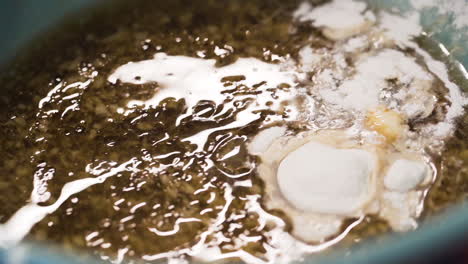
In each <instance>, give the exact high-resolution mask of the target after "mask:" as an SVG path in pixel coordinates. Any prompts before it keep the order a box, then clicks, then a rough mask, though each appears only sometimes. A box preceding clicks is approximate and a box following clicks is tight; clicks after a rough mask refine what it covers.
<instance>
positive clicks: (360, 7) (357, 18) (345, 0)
mask: <svg viewBox="0 0 468 264" xmlns="http://www.w3.org/2000/svg"><path fill="white" fill-rule="evenodd" d="M365 9H366V4H365V3H363V2H355V1H352V0H334V1H332V2H330V3H327V4H324V5H321V6H318V7H313V6H312V5H310V4H309V3H307V2H304V3H302V4H301V6H300V7H299V8H298V10H296V12H295V13H294V17H295V18H296V19H298V20H299V21H301V22H305V21H312V24H313V25H314V26H316V27H322V28H323V34H324V35H325V36H327V37H328V38H330V39H333V40H340V39H345V38H348V37H350V36H353V35H356V34H359V33H362V32H363V31H365V30H367V29H368V28H369V27H370V26H371V25H372V23H373V22H374V21H375V17H374V15H373V14H372V13H371V12H366V13H365V14H364V11H365Z"/></svg>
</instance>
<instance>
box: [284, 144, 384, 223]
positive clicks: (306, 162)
mask: <svg viewBox="0 0 468 264" xmlns="http://www.w3.org/2000/svg"><path fill="white" fill-rule="evenodd" d="M375 163H376V161H375V157H373V155H372V154H371V153H369V152H367V151H364V150H360V149H337V148H334V147H331V146H326V145H323V144H320V143H317V142H309V143H306V144H305V145H303V146H301V147H300V148H298V149H296V150H295V151H293V152H291V153H289V155H288V156H286V158H285V159H283V161H282V162H281V164H280V166H279V168H278V176H277V177H278V185H279V188H280V190H281V191H282V193H283V195H284V196H285V198H286V199H288V200H289V201H290V202H291V204H292V205H293V206H295V207H296V208H298V209H301V210H304V211H308V212H315V213H324V214H337V215H346V214H350V213H352V212H354V211H356V210H358V209H359V208H361V207H362V206H363V205H364V204H365V203H366V201H367V199H368V197H369V189H370V188H369V184H370V180H371V179H370V178H371V175H372V173H373V171H374V170H375V167H376V166H375Z"/></svg>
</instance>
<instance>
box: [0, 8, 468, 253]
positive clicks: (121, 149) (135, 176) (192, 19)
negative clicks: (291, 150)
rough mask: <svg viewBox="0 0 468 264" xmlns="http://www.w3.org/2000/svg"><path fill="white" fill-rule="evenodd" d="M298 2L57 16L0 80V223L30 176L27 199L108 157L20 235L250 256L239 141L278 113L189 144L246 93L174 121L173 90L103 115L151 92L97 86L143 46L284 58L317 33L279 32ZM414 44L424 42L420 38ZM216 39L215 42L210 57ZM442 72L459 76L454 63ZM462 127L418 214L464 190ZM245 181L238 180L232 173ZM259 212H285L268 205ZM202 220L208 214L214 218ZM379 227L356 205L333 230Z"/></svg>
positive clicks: (50, 195)
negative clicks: (90, 182)
mask: <svg viewBox="0 0 468 264" xmlns="http://www.w3.org/2000/svg"><path fill="white" fill-rule="evenodd" d="M299 3H300V1H288V2H287V3H286V2H284V1H276V0H271V1H260V0H258V1H257V0H254V1H248V2H245V1H227V2H221V1H185V0H176V1H157V2H155V1H132V3H131V4H130V3H123V4H121V5H120V6H118V7H115V8H113V9H102V10H97V11H92V12H91V11H89V12H90V13H89V14H88V15H89V19H88V18H87V19H85V20H84V21H81V22H80V24H70V25H66V26H63V27H61V28H60V29H58V30H57V31H56V32H54V33H52V34H51V35H50V36H54V38H53V40H51V41H50V40H49V41H46V43H43V44H41V45H39V46H38V47H35V48H34V49H30V52H29V53H28V55H27V56H24V58H20V59H18V60H17V61H15V62H14V63H13V64H12V65H11V66H10V67H9V68H8V69H7V70H6V71H4V73H2V76H1V79H0V83H1V85H2V91H1V93H2V94H1V95H0V100H1V103H0V109H1V114H0V123H1V124H0V141H1V143H0V155H2V157H3V158H2V162H1V167H0V168H1V171H2V175H1V178H0V203H1V204H2V206H1V208H0V222H2V223H3V222H6V221H7V220H8V219H9V218H10V217H11V216H12V215H13V214H14V212H16V211H17V210H18V209H19V208H20V207H21V206H23V205H24V204H25V203H26V202H27V201H29V200H30V194H31V191H32V190H33V188H34V186H33V183H34V180H35V179H36V180H39V181H41V182H43V183H45V184H43V185H41V186H43V188H44V190H43V192H42V196H41V198H40V199H42V202H41V205H50V204H53V203H54V202H55V201H56V200H57V199H58V197H59V196H60V192H61V190H62V188H63V186H64V185H65V184H66V183H68V182H71V181H74V180H78V179H84V178H88V177H92V176H93V175H101V174H103V173H108V172H111V171H112V170H113V169H115V168H121V169H120V170H119V171H118V173H115V175H113V176H112V177H109V179H107V180H106V181H104V182H103V183H102V184H98V185H94V186H92V187H90V188H88V189H86V190H84V191H82V192H80V193H79V194H76V195H73V196H72V197H70V199H68V200H67V201H66V202H65V203H64V204H63V205H62V206H61V207H60V208H59V209H58V210H56V211H55V212H54V213H53V214H50V215H48V216H47V217H46V218H45V219H44V220H42V221H41V222H40V223H38V224H37V225H36V226H34V228H33V229H32V232H31V233H30V235H29V237H28V238H29V239H33V240H47V241H55V242H57V243H60V244H63V245H64V246H65V247H67V248H80V249H88V250H91V251H92V252H94V253H95V254H96V255H98V256H100V257H101V258H103V259H107V260H109V259H118V258H119V256H123V255H126V256H128V257H131V258H137V259H141V258H142V259H144V260H148V261H152V260H156V259H159V258H164V257H171V255H164V253H166V252H171V251H177V250H183V249H185V248H189V247H193V246H194V245H196V244H197V243H200V242H203V243H204V242H206V243H208V242H210V241H216V243H218V244H219V246H220V248H221V249H222V251H223V253H229V252H239V251H245V252H246V253H248V254H251V255H253V256H255V257H258V258H262V257H263V255H264V254H265V253H266V252H267V251H268V245H269V244H268V243H269V237H268V235H266V233H267V232H268V231H270V230H272V229H273V228H274V226H269V225H264V224H263V223H262V222H260V221H259V220H258V219H259V215H258V212H254V211H250V210H247V209H246V208H247V206H246V205H247V204H248V203H249V202H252V201H260V200H261V196H262V192H263V191H262V188H263V183H262V182H261V180H260V179H259V178H258V176H257V175H256V171H255V170H254V169H253V168H255V165H256V163H257V162H258V160H257V159H256V157H255V156H251V155H249V154H248V152H247V149H246V142H247V141H248V139H249V137H251V136H252V135H255V134H256V133H257V132H258V131H259V130H260V129H261V127H260V123H261V121H263V120H264V119H265V118H268V117H269V116H271V115H278V114H280V115H285V116H286V115H287V113H270V112H268V111H262V112H261V113H260V118H259V119H258V120H257V121H256V122H252V123H249V124H248V125H246V126H243V127H242V128H240V129H229V130H221V131H217V132H215V133H212V134H210V135H209V137H208V141H207V143H206V144H205V145H204V146H203V150H202V151H201V152H196V151H194V150H195V148H196V146H194V145H193V144H190V143H189V142H186V141H183V139H184V138H187V137H189V136H192V135H195V134H197V133H198V132H200V131H205V130H207V129H212V128H218V127H221V126H223V125H225V124H227V123H230V122H232V121H233V120H234V119H235V117H236V114H237V111H240V110H241V109H242V107H243V104H247V103H249V102H247V101H239V102H238V104H237V105H238V108H237V109H236V108H234V109H230V110H229V111H223V105H216V104H213V103H211V102H209V101H201V102H199V104H198V105H197V106H196V107H195V112H194V113H193V114H192V115H190V116H187V117H185V118H183V119H181V121H180V122H179V121H178V119H179V117H181V116H182V115H183V114H185V113H186V111H187V107H186V104H185V102H184V100H178V101H176V100H173V99H167V100H164V101H163V102H161V104H160V105H159V106H158V107H156V108H154V109H136V110H135V111H133V112H132V113H131V114H129V115H127V116H123V115H120V114H116V112H117V109H118V108H121V107H124V106H126V105H127V103H128V102H129V101H130V100H142V99H149V98H151V97H152V96H153V95H154V93H155V92H156V91H157V90H158V84H157V83H150V84H143V85H131V84H123V83H117V84H111V83H109V82H107V76H109V75H110V74H111V72H112V71H113V70H115V68H117V67H118V66H120V65H122V64H124V63H126V62H128V61H138V60H144V59H150V58H152V57H153V55H154V53H156V52H165V53H167V54H170V55H185V56H190V57H199V56H200V54H203V57H204V58H207V59H208V58H213V59H216V61H217V65H218V66H222V65H227V64H229V63H232V62H234V61H235V60H236V59H237V58H239V57H254V58H258V59H261V60H264V61H266V62H274V60H275V56H274V55H276V56H291V57H292V58H295V57H297V53H298V51H299V49H300V48H301V47H302V46H303V45H304V43H307V44H310V43H312V44H313V45H316V46H317V47H324V48H326V47H327V46H329V45H331V42H330V41H329V40H327V39H326V38H324V37H323V36H322V35H321V34H320V33H319V31H318V30H317V29H315V28H313V27H311V26H310V25H308V24H306V23H303V24H300V25H297V28H298V30H296V31H295V32H291V31H290V30H289V29H290V28H291V25H292V23H293V22H292V19H291V13H292V11H293V10H294V9H295V8H296V7H297V5H298V4H299ZM39 43H41V42H39ZM420 43H421V44H422V45H423V46H427V47H428V48H430V47H433V46H435V44H434V43H431V41H429V40H425V39H424V38H422V39H421V41H420ZM220 48H222V49H224V50H226V51H227V53H225V54H223V56H220V55H218V54H217V52H216V50H217V49H220ZM200 52H201V53H200ZM433 53H434V54H433V56H435V57H436V58H437V56H438V55H437V54H436V52H433ZM452 77H453V78H455V79H454V81H457V82H458V83H459V84H460V86H461V87H466V82H465V83H464V82H463V80H461V79H457V76H456V74H454V73H452ZM226 81H235V80H234V79H233V80H226ZM52 90H53V91H55V92H51V91H52ZM233 98H234V99H233V100H235V94H234V92H233ZM224 110H225V109H224ZM222 112H224V114H222V115H219V113H222ZM295 129H299V128H295ZM467 136H468V116H467V115H464V116H463V117H462V118H461V119H460V120H459V121H458V128H457V130H456V132H455V135H454V136H453V137H452V138H451V139H450V140H449V141H448V143H447V145H446V149H445V150H444V151H443V153H442V155H441V157H442V158H441V159H440V160H439V161H438V164H437V165H438V167H439V173H438V178H437V181H436V183H435V184H434V185H433V187H432V189H431V191H430V192H429V194H428V197H427V199H426V208H425V213H426V215H428V216H430V215H432V214H435V213H437V212H439V211H441V210H443V209H445V208H447V206H449V205H450V204H453V203H456V202H459V201H462V200H464V198H465V197H466V195H467V194H468V146H467V144H468V142H467V141H466V137H467ZM230 153H231V154H232V153H234V154H232V155H231V154H230ZM228 154H230V155H229V157H228V158H225V157H226V156H227V155H228ZM210 162H211V163H210ZM122 165H123V166H122ZM246 181H249V182H251V184H242V183H244V182H246ZM269 213H270V214H272V215H276V216H279V217H281V218H282V219H283V220H284V221H285V222H286V223H288V219H287V216H285V215H284V214H283V213H282V212H281V211H277V212H276V211H275V212H269ZM194 216H196V218H194ZM213 221H214V222H219V223H218V224H217V225H216V230H212V226H213V224H212V223H213ZM388 231H389V228H388V225H387V224H386V223H385V222H382V221H380V220H377V219H374V218H373V217H368V218H367V219H366V220H365V221H363V222H362V223H361V224H360V225H358V226H357V227H356V228H354V229H353V230H352V231H351V233H350V234H349V235H348V238H347V241H348V242H349V243H354V242H353V241H355V240H358V239H360V238H363V237H368V236H374V235H377V234H381V233H383V232H388ZM220 237H221V239H220ZM239 237H243V239H242V243H241V242H239V239H238V238H239ZM245 241H247V242H245ZM158 254H162V255H158ZM174 257H175V256H174Z"/></svg>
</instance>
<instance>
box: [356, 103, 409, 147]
mask: <svg viewBox="0 0 468 264" xmlns="http://www.w3.org/2000/svg"><path fill="white" fill-rule="evenodd" d="M365 125H366V127H367V128H369V129H372V130H374V131H376V132H377V133H379V134H380V135H382V136H384V137H385V139H386V141H387V143H392V142H394V141H395V140H397V139H398V138H399V137H400V135H401V134H402V132H403V130H404V119H403V117H402V116H401V115H400V114H399V113H397V112H395V111H393V110H391V109H388V108H386V107H384V106H379V107H377V108H375V109H373V110H369V111H368V112H367V116H366V120H365Z"/></svg>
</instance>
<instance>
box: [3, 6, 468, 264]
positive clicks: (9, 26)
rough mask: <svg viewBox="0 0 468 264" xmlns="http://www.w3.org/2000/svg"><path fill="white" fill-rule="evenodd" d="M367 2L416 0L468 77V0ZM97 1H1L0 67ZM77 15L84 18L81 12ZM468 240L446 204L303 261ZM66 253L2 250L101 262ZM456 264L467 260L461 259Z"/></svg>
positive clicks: (383, 258)
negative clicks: (404, 228) (379, 235)
mask: <svg viewBox="0 0 468 264" xmlns="http://www.w3.org/2000/svg"><path fill="white" fill-rule="evenodd" d="M367 2H369V4H370V5H372V6H375V7H378V8H383V9H391V10H392V11H396V12H400V13H405V12H407V11H411V10H414V7H413V5H412V4H411V3H413V4H417V5H418V8H417V11H418V12H420V18H421V21H420V22H421V24H422V25H423V27H424V29H425V31H426V32H427V33H428V34H429V35H430V36H431V37H432V38H434V39H435V40H436V41H438V42H440V43H441V44H443V45H444V46H445V47H446V48H447V50H453V51H454V53H452V54H448V55H447V56H449V57H450V58H451V59H455V60H457V61H458V64H457V65H458V66H459V68H460V70H461V72H462V73H464V75H465V78H467V79H468V74H467V73H466V71H464V67H463V66H465V67H468V0H450V1H445V0H430V1H426V0H411V1H410V0H368V1H367ZM96 3H97V2H96V1H92V0H67V1H63V0H44V1H37V0H22V1H14V0H6V1H0V32H1V33H2V39H1V40H0V66H4V65H6V64H7V63H8V62H9V61H10V60H11V59H12V58H14V56H15V54H17V53H18V51H19V50H20V49H21V48H23V47H25V46H27V45H29V43H31V40H33V39H34V38H35V37H38V36H39V35H40V33H41V32H44V31H47V30H48V29H50V28H52V27H53V26H54V25H56V24H58V23H60V21H61V20H63V19H64V18H65V17H66V16H68V15H69V14H72V13H75V12H78V11H79V10H82V9H83V8H92V7H93V6H94V5H96ZM104 4H105V1H100V2H99V5H104ZM431 4H432V5H431ZM74 17H76V18H77V19H78V18H79V16H74ZM460 47H461V48H460ZM455 51H456V52H455ZM464 88H465V89H468V87H464ZM467 238H468V206H467V205H465V204H464V203H462V204H458V205H454V206H453V207H452V208H447V210H446V211H445V212H444V213H442V214H441V215H439V216H436V217H433V218H432V219H429V220H428V221H425V223H423V224H422V225H421V226H420V228H418V229H417V230H416V231H413V232H410V233H407V234H404V235H387V236H386V237H385V238H383V243H379V244H373V243H369V242H367V243H366V242H364V243H363V244H362V245H360V246H359V248H356V249H346V250H343V251H339V250H338V251H337V252H335V253H333V254H328V255H327V256H321V257H317V256H314V257H313V258H311V259H306V260H305V262H304V263H320V264H332V263H336V264H338V263H346V264H365V263H369V264H374V263H389V264H394V263H413V262H414V259H419V258H420V257H421V256H425V259H428V258H430V257H434V256H438V255H442V254H443V253H444V252H447V251H448V250H450V249H451V248H453V247H463V246H465V248H466V245H465V244H466V242H465V241H466V240H467ZM61 251H62V250H61V249H60V246H59V245H55V246H54V245H42V244H41V245H37V244H34V243H25V244H24V245H20V246H18V247H16V248H12V249H8V250H2V249H0V264H1V263H15V264H23V263H24V264H26V263H27V264H39V263H41V264H42V263H44V264H46V263H47V264H58V263H92V262H96V263H97V260H91V259H90V258H88V257H86V256H83V255H82V254H78V253H77V254H76V255H74V256H70V255H65V254H62V253H61ZM452 261H453V260H452ZM465 261H468V260H465ZM441 263H449V262H448V261H447V262H446V261H444V262H441ZM450 263H453V262H450ZM456 263H465V262H463V260H460V262H458V261H457V262H456Z"/></svg>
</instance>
